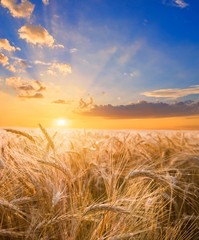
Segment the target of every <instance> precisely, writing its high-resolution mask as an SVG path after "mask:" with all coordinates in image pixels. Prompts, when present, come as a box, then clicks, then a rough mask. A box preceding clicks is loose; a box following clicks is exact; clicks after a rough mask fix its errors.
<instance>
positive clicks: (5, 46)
mask: <svg viewBox="0 0 199 240" xmlns="http://www.w3.org/2000/svg"><path fill="white" fill-rule="evenodd" d="M0 50H6V51H8V52H15V51H16V50H20V48H16V47H14V46H11V45H10V43H9V41H8V40H7V39H5V38H4V39H0Z"/></svg>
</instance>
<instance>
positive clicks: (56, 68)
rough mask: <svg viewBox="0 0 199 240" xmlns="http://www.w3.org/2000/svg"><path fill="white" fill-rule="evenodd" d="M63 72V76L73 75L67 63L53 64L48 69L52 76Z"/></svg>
mask: <svg viewBox="0 0 199 240" xmlns="http://www.w3.org/2000/svg"><path fill="white" fill-rule="evenodd" d="M57 71H58V72H61V73H63V74H70V73H72V69H71V66H70V65H69V64H65V63H52V64H51V65H50V67H49V68H48V73H49V74H51V75H55V74H56V73H57Z"/></svg>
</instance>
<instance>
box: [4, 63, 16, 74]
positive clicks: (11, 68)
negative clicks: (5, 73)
mask: <svg viewBox="0 0 199 240" xmlns="http://www.w3.org/2000/svg"><path fill="white" fill-rule="evenodd" d="M6 69H7V70H9V71H10V72H13V73H16V72H17V70H16V68H15V67H14V66H13V65H12V64H10V65H8V66H6Z"/></svg>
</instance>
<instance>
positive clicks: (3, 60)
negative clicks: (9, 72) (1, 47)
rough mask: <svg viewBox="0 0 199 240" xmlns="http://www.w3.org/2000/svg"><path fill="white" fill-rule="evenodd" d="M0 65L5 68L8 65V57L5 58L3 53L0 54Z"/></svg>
mask: <svg viewBox="0 0 199 240" xmlns="http://www.w3.org/2000/svg"><path fill="white" fill-rule="evenodd" d="M0 64H1V65H3V66H6V65H8V64H9V60H8V57H7V56H5V55H4V54H3V53H0Z"/></svg>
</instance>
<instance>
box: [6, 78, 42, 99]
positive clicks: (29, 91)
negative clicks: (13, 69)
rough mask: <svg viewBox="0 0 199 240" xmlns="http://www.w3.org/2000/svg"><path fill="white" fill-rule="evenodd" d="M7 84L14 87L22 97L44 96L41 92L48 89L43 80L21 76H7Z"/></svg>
mask: <svg viewBox="0 0 199 240" xmlns="http://www.w3.org/2000/svg"><path fill="white" fill-rule="evenodd" d="M6 85H7V86H9V87H11V88H13V89H14V90H15V91H16V93H17V96H18V97H21V98H42V97H43V95H42V94H41V92H43V91H44V90H46V87H45V86H44V85H43V84H42V83H41V82H39V81H36V80H32V79H24V78H21V77H10V78H6Z"/></svg>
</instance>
